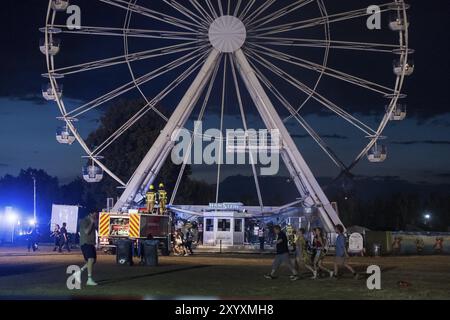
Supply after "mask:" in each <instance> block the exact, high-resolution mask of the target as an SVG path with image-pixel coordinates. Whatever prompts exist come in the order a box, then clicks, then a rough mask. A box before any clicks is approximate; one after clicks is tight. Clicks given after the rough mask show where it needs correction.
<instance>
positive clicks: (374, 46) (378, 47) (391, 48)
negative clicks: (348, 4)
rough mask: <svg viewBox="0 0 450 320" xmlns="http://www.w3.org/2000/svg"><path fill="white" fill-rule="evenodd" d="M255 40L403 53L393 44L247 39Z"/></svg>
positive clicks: (290, 44) (316, 46)
mask: <svg viewBox="0 0 450 320" xmlns="http://www.w3.org/2000/svg"><path fill="white" fill-rule="evenodd" d="M249 38H251V39H255V40H256V41H257V43H258V44H263V45H270V46H282V47H308V48H327V47H329V48H331V49H342V50H358V51H373V52H384V53H395V52H401V51H405V50H406V48H405V47H399V45H394V44H382V43H370V42H352V41H337V40H329V41H328V40H324V39H301V38H282V37H259V36H253V37H249Z"/></svg>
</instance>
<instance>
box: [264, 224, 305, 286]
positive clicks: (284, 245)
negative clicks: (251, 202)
mask: <svg viewBox="0 0 450 320" xmlns="http://www.w3.org/2000/svg"><path fill="white" fill-rule="evenodd" d="M274 232H275V236H276V239H275V241H276V248H277V249H276V250H277V251H276V253H277V254H276V256H275V259H274V260H273V263H272V271H271V273H270V274H266V275H265V276H264V277H265V278H266V279H276V278H277V276H276V273H277V271H278V269H279V268H280V267H281V265H283V264H284V265H286V266H287V267H288V268H289V270H290V271H291V272H292V275H291V276H290V279H291V280H292V281H295V280H298V272H297V270H295V268H294V266H293V265H292V263H291V259H290V257H289V247H288V239H287V237H286V234H285V233H284V232H283V231H282V230H281V227H280V226H279V225H276V226H274Z"/></svg>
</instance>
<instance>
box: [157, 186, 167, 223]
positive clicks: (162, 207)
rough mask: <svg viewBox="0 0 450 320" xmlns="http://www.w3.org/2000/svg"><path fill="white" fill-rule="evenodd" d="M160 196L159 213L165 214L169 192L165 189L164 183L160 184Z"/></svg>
mask: <svg viewBox="0 0 450 320" xmlns="http://www.w3.org/2000/svg"><path fill="white" fill-rule="evenodd" d="M158 198H159V214H160V215H164V214H165V213H166V204H167V192H166V190H164V184H163V183H160V184H159V190H158Z"/></svg>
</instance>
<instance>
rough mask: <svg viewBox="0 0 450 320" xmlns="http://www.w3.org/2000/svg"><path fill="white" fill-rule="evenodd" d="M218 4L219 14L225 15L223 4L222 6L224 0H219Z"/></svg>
mask: <svg viewBox="0 0 450 320" xmlns="http://www.w3.org/2000/svg"><path fill="white" fill-rule="evenodd" d="M217 5H218V7H219V15H220V16H223V15H224V11H223V6H222V0H217Z"/></svg>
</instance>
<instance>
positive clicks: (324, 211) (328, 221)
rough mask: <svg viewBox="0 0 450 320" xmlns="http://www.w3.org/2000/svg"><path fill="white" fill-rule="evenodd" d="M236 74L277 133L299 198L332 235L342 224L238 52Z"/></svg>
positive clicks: (261, 113) (268, 126)
mask: <svg viewBox="0 0 450 320" xmlns="http://www.w3.org/2000/svg"><path fill="white" fill-rule="evenodd" d="M234 56H235V58H236V61H237V64H238V67H239V73H240V74H241V77H242V79H243V81H244V83H245V85H246V87H247V90H248V91H249V93H250V95H251V97H252V99H253V102H254V103H255V105H256V108H257V109H258V112H259V113H260V115H261V117H262V119H263V121H264V124H265V125H266V127H267V129H268V130H278V131H279V133H280V142H281V146H282V151H281V156H282V158H283V161H284V163H285V165H286V167H287V169H288V170H289V173H290V174H291V177H292V179H293V180H294V182H295V185H296V186H297V189H298V191H299V192H300V195H301V196H302V197H304V198H305V202H306V203H307V204H308V205H314V206H316V207H317V208H318V209H319V212H320V215H321V218H322V221H323V222H324V225H325V227H326V229H327V231H334V226H335V225H336V224H341V220H340V219H339V217H338V215H337V213H336V211H335V210H334V208H333V207H332V206H331V204H330V201H329V200H328V199H327V197H326V195H325V193H324V192H323V190H322V188H321V187H320V185H319V184H318V183H317V180H316V179H315V177H314V175H313V173H312V172H311V169H310V168H309V167H308V165H307V164H306V161H305V160H304V159H303V156H302V155H301V153H300V151H299V150H298V148H297V146H296V144H295V142H294V140H293V139H292V137H291V135H290V134H289V132H288V130H287V129H286V127H285V125H284V123H283V121H282V119H281V118H280V116H279V115H278V112H277V111H276V109H275V107H274V106H273V104H272V102H271V101H270V99H269V97H268V96H267V94H266V92H265V91H264V88H263V87H262V85H261V83H260V81H259V79H258V78H257V76H256V74H255V72H254V70H253V68H252V67H251V66H250V64H249V62H248V60H247V57H246V56H245V54H244V52H243V51H242V50H241V49H239V50H237V51H236V52H235V53H234Z"/></svg>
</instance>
